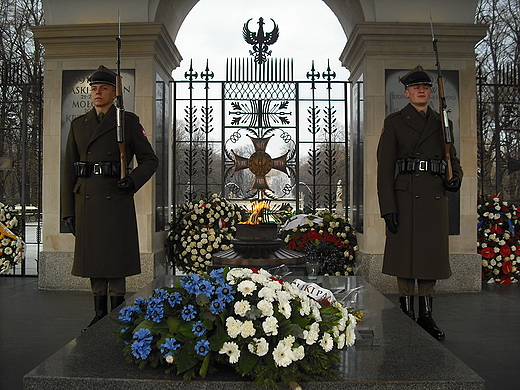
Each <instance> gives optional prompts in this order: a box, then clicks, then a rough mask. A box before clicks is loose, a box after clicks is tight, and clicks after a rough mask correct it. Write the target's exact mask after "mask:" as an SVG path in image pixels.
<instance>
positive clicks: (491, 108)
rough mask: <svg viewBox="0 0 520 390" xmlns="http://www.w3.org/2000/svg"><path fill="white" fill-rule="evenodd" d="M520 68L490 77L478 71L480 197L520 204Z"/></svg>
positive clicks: (502, 71) (510, 68)
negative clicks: (498, 198)
mask: <svg viewBox="0 0 520 390" xmlns="http://www.w3.org/2000/svg"><path fill="white" fill-rule="evenodd" d="M519 71H520V69H519V68H518V66H506V67H503V68H501V69H498V70H497V71H496V72H494V73H492V74H490V75H489V76H484V74H483V71H482V69H481V68H479V70H478V77H477V95H478V106H477V114H478V118H477V119H478V127H479V129H478V130H479V131H478V174H479V175H478V178H479V195H480V196H481V197H483V196H487V195H493V194H500V195H501V196H502V197H503V198H504V200H507V201H512V202H514V203H516V204H518V202H520V185H519V184H520V137H519V134H520V133H519V132H520V111H519V109H518V107H519V105H520V78H519Z"/></svg>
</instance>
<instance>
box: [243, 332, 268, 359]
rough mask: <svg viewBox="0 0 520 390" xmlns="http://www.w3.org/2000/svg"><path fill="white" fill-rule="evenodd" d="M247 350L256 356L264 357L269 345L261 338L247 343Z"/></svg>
mask: <svg viewBox="0 0 520 390" xmlns="http://www.w3.org/2000/svg"><path fill="white" fill-rule="evenodd" d="M247 348H248V349H249V352H251V353H254V354H255V355H257V356H265V355H266V354H267V352H269V344H268V343H267V341H266V340H265V339H264V338H263V337H262V338H260V339H256V338H255V339H253V342H252V343H249V344H248V346H247Z"/></svg>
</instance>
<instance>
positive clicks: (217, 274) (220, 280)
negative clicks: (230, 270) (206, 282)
mask: <svg viewBox="0 0 520 390" xmlns="http://www.w3.org/2000/svg"><path fill="white" fill-rule="evenodd" d="M209 276H211V277H212V278H213V279H215V281H216V282H217V284H224V283H225V281H224V268H217V269H214V270H213V271H211V272H210V274H209Z"/></svg>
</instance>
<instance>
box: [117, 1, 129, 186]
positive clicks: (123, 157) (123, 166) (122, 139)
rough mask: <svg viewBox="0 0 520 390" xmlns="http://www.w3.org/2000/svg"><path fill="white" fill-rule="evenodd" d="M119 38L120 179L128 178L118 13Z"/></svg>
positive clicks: (118, 129) (118, 131)
mask: <svg viewBox="0 0 520 390" xmlns="http://www.w3.org/2000/svg"><path fill="white" fill-rule="evenodd" d="M117 19H118V20H117V22H118V36H117V37H116V41H117V75H116V123H117V144H118V146H119V163H120V165H121V169H120V178H121V179H123V178H124V177H126V166H127V161H126V150H125V108H124V104H123V84H122V81H121V21H120V17H119V11H118V13H117Z"/></svg>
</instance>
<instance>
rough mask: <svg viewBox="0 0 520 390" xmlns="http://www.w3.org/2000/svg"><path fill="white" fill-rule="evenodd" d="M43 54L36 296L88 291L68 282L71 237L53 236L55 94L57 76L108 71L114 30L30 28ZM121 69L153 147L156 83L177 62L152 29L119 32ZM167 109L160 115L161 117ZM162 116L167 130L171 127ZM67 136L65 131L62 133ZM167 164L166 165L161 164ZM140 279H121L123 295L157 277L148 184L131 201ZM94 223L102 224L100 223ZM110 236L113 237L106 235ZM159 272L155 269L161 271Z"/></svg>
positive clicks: (138, 26)
mask: <svg viewBox="0 0 520 390" xmlns="http://www.w3.org/2000/svg"><path fill="white" fill-rule="evenodd" d="M33 31H34V34H35V37H36V38H37V39H38V40H39V41H40V42H41V43H42V44H43V45H44V47H45V79H44V83H45V84H44V91H45V93H44V102H45V104H44V137H43V167H44V172H43V252H42V253H41V256H40V264H39V287H40V288H41V289H60V290H89V289H90V285H89V282H88V279H84V278H78V277H74V276H72V275H71V274H70V271H71V268H72V259H73V249H74V237H73V236H72V234H70V233H60V202H59V199H60V173H61V166H60V156H61V154H62V151H61V136H62V135H61V120H62V112H61V103H62V101H61V91H62V72H63V71H64V70H92V71H93V70H95V69H96V68H97V67H98V66H99V65H100V64H103V65H105V66H107V67H109V68H112V69H115V67H116V52H117V51H116V49H117V44H116V40H115V38H116V36H117V35H118V26H117V24H116V23H112V24H108V23H107V24H74V25H72V24H68V25H47V26H39V27H34V28H33ZM121 37H122V40H123V47H122V53H121V68H122V69H130V70H134V72H135V85H134V90H135V93H134V98H135V102H134V103H135V109H134V110H133V111H134V112H135V113H136V114H137V115H138V116H139V117H140V120H141V124H142V125H143V127H144V128H145V129H146V133H147V136H148V139H149V140H150V143H151V144H152V146H154V147H155V136H156V134H155V125H156V115H155V114H156V110H155V107H156V79H157V77H160V78H161V79H162V80H163V81H165V82H166V83H168V82H169V81H171V71H172V70H173V69H174V68H176V67H177V66H178V65H179V62H180V60H181V56H180V54H179V52H178V51H177V49H176V47H175V45H174V43H173V40H172V38H171V36H170V34H169V33H168V31H166V29H165V27H164V25H163V23H160V22H139V23H124V24H122V25H121ZM170 110H171V109H170V108H168V111H170ZM170 114H171V113H170V112H168V113H167V120H168V123H171V120H170V117H171V115H170ZM67 131H68V130H67ZM161 164H166V166H167V164H168V160H167V159H166V161H161ZM135 204H136V210H137V220H138V228H139V245H140V250H141V266H142V273H141V274H140V275H136V276H132V277H130V278H128V290H129V291H137V290H138V289H139V288H140V287H141V286H143V285H145V284H147V283H149V282H150V281H152V280H153V278H154V276H155V275H156V274H157V273H161V274H164V238H165V233H164V232H156V227H155V209H156V207H155V176H154V177H152V179H151V180H150V181H149V182H148V183H147V184H146V185H145V186H144V187H143V188H141V189H140V190H139V192H138V193H137V194H136V196H135ZM100 223H102V221H100ZM114 234H117V232H114ZM161 267H162V268H163V269H162V270H161Z"/></svg>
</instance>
